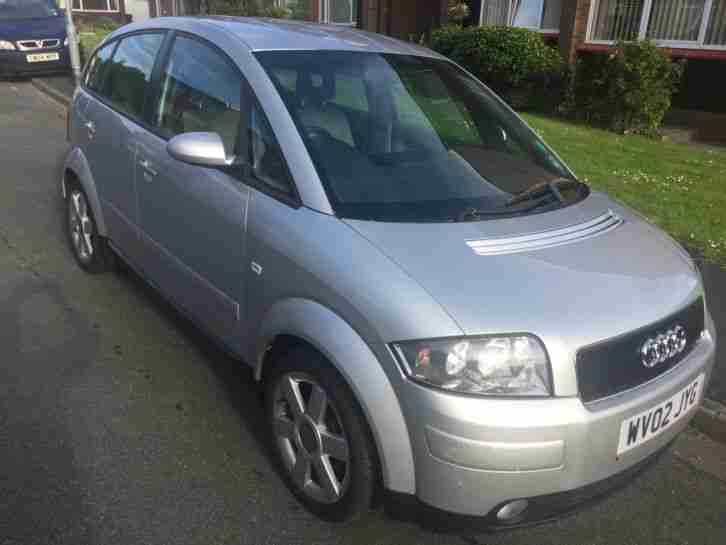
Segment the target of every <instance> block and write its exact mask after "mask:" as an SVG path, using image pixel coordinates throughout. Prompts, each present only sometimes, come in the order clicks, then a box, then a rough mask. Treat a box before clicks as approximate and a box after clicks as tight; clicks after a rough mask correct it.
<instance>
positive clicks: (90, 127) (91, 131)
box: [83, 121, 96, 138]
mask: <svg viewBox="0 0 726 545" xmlns="http://www.w3.org/2000/svg"><path fill="white" fill-rule="evenodd" d="M83 126H84V127H86V130H87V131H88V137H89V138H93V137H94V136H96V124H95V123H94V122H93V121H86V122H85V123H84V124H83Z"/></svg>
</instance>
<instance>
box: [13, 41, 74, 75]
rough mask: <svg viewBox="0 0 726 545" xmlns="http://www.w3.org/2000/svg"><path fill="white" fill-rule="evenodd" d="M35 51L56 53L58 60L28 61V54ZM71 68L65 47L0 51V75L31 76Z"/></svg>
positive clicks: (64, 70)
mask: <svg viewBox="0 0 726 545" xmlns="http://www.w3.org/2000/svg"><path fill="white" fill-rule="evenodd" d="M35 53H58V57H59V58H58V60H54V61H44V62H28V55H29V54H35ZM70 68H71V62H70V55H69V54H68V48H67V47H58V48H55V49H39V50H35V51H6V50H2V51H0V76H5V77H7V76H26V75H27V76H32V75H41V74H56V73H60V72H67V71H68V70H70Z"/></svg>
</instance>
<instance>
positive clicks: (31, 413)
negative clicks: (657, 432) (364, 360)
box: [0, 82, 726, 545]
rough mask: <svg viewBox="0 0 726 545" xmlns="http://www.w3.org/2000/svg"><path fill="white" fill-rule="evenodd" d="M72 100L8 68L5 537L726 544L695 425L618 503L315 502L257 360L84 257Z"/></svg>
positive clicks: (0, 88)
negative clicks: (433, 528) (575, 506)
mask: <svg viewBox="0 0 726 545" xmlns="http://www.w3.org/2000/svg"><path fill="white" fill-rule="evenodd" d="M64 137H65V119H64V114H63V112H62V110H61V109H60V108H59V107H58V106H56V105H55V104H54V103H52V102H51V101H50V100H49V99H46V98H45V97H44V96H43V95H41V94H40V93H39V92H38V91H37V90H36V89H35V88H33V87H32V86H31V85H30V84H28V83H19V82H17V83H13V82H0V545H11V544H12V545H21V544H22V545H30V544H35V543H43V544H46V543H63V544H73V545H76V544H78V545H82V544H94V545H95V544H98V545H115V544H128V545H131V544H133V545H141V544H192V543H199V544H204V545H212V544H237V543H250V544H253V543H254V544H302V543H310V544H313V543H314V544H317V543H325V544H328V543H330V544H333V543H351V544H352V543H360V544H365V545H374V544H396V545H406V544H435V543H440V544H443V543H453V544H456V543H482V544H483V543H488V544H504V543H508V544H534V543H537V544H543V545H544V544H557V545H567V544H573V545H574V544H578V545H584V544H588V545H594V544H610V543H612V544H619V545H635V544H638V545H647V544H655V543H658V544H660V543H673V544H676V543H677V544H686V543H688V544H711V543H713V544H723V543H726V447H724V446H723V445H718V444H715V443H712V442H710V441H709V440H707V439H705V438H703V437H701V436H699V435H697V434H695V433H688V434H686V435H684V436H683V437H682V438H681V439H680V440H679V441H678V442H677V443H676V445H675V447H674V449H673V451H671V452H670V453H669V454H667V455H666V456H665V457H664V458H663V459H662V461H661V462H660V463H659V464H658V465H657V466H655V467H654V468H652V469H651V470H650V471H649V472H647V473H646V474H644V475H643V476H642V477H641V478H640V479H638V480H637V481H635V482H634V483H632V484H631V485H630V486H629V487H628V488H626V489H624V490H622V491H620V492H618V493H617V494H615V495H613V496H612V497H610V498H609V499H607V500H606V501H604V502H603V503H601V504H599V505H597V506H595V507H593V508H591V509H589V510H587V511H585V512H582V513H580V514H578V515H576V516H573V517H570V518H568V519H565V520H563V521H561V522H559V523H556V524H550V525H546V526H542V527H539V528H535V529H530V530H518V531H513V532H510V533H507V534H498V535H493V536H480V537H477V538H459V537H456V536H451V535H439V534H433V533H429V532H427V531H425V530H423V529H422V528H421V527H419V526H417V525H413V524H404V523H400V522H396V521H393V520H390V519H388V518H387V517H386V516H385V515H384V514H383V513H382V512H381V511H380V510H379V511H375V512H372V513H371V514H370V515H368V516H366V517H364V518H363V520H361V521H359V522H357V523H355V524H352V525H348V526H340V525H332V524H326V523H322V522H320V521H318V520H317V519H315V518H314V517H312V516H310V515H309V514H307V513H306V512H305V511H303V510H302V509H301V508H300V506H299V505H298V504H297V503H296V502H295V500H294V499H293V498H292V496H291V495H290V494H289V493H288V492H287V490H286V489H285V487H284V486H283V485H282V483H281V481H280V479H279V477H278V475H277V474H276V473H275V471H274V469H273V468H272V466H271V464H270V461H269V460H270V458H269V456H268V452H267V450H266V447H265V439H264V437H265V435H264V430H263V429H262V428H261V425H260V422H261V420H262V414H261V409H260V404H259V396H258V393H257V391H256V389H255V387H254V385H253V382H252V380H251V376H250V373H249V372H248V371H247V370H245V369H244V368H243V367H242V366H241V365H240V364H239V363H238V362H236V361H234V360H231V359H230V358H228V357H227V356H225V355H224V354H221V353H220V352H219V351H217V350H216V349H215V348H214V347H212V346H211V345H210V344H209V343H208V342H206V341H205V340H204V338H203V337H202V336H201V335H200V334H199V333H197V332H196V331H195V330H194V329H193V328H192V327H191V326H189V325H188V324H187V323H186V322H185V321H184V320H182V319H181V318H180V317H179V316H178V315H177V314H176V313H175V312H173V311H172V310H170V308H169V307H168V306H167V305H166V304H165V303H164V302H163V301H161V300H160V298H159V297H158V296H156V295H155V294H154V293H153V292H152V291H151V290H149V289H148V288H146V287H145V286H144V285H143V283H142V282H141V281H140V280H139V279H138V278H137V277H136V276H135V275H133V274H132V273H130V272H128V271H125V272H124V271H122V272H119V273H114V274H107V275H103V276H88V275H86V274H84V273H82V272H81V271H80V270H79V269H78V268H77V267H76V265H75V263H74V262H73V260H72V258H71V255H70V253H69V251H68V249H67V243H66V241H65V238H64V234H63V229H62V215H61V209H60V197H59V190H58V179H59V165H60V162H61V158H62V156H63V153H64V151H65V147H66V144H65V142H64Z"/></svg>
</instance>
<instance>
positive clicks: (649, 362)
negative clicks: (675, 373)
mask: <svg viewBox="0 0 726 545" xmlns="http://www.w3.org/2000/svg"><path fill="white" fill-rule="evenodd" d="M687 342H688V339H687V338H686V330H685V329H683V327H682V326H679V325H677V326H676V327H674V328H673V329H669V330H668V331H666V332H665V333H661V334H659V335H657V336H655V337H652V338H650V339H648V340H647V341H645V342H644V343H643V346H642V347H641V348H640V361H642V362H643V365H645V366H646V367H648V368H649V369H650V368H651V367H655V366H656V365H659V364H661V363H663V362H665V361H668V360H669V359H671V358H672V357H674V356H676V355H677V354H680V353H681V352H683V350H684V349H685V348H686V344H687Z"/></svg>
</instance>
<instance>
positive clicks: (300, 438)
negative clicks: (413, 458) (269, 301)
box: [266, 346, 378, 521]
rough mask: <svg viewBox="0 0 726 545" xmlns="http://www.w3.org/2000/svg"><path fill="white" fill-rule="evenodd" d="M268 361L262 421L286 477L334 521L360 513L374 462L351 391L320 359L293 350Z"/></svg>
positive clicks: (311, 506)
mask: <svg viewBox="0 0 726 545" xmlns="http://www.w3.org/2000/svg"><path fill="white" fill-rule="evenodd" d="M276 360H277V361H275V362H273V364H274V366H275V367H274V369H273V371H272V376H271V377H270V380H269V381H268V383H267V395H266V408H267V419H268V424H269V427H270V430H271V434H272V442H273V449H274V451H275V454H276V455H277V458H278V461H279V465H280V466H281V471H282V473H283V477H284V479H285V481H286V484H287V485H288V487H289V488H290V489H291V490H292V492H293V493H294V494H295V496H296V497H297V498H298V499H299V500H300V501H301V502H302V503H303V504H304V505H305V506H306V507H307V509H308V510H310V511H311V512H313V513H314V514H316V515H318V516H319V517H321V518H323V519H326V520H331V521H345V520H350V519H353V518H355V517H356V516H358V515H360V514H361V513H364V512H365V511H366V510H367V509H368V508H369V507H370V506H371V503H372V501H373V497H374V493H375V488H376V483H377V476H378V464H377V458H376V450H375V445H374V443H373V439H372V437H371V434H370V431H369V430H368V426H367V423H366V421H365V419H364V418H363V415H362V413H361V410H360V408H359V406H358V404H357V402H356V400H355V398H354V397H353V394H352V392H351V391H350V388H348V386H347V384H346V383H345V382H344V381H343V379H342V378H341V377H340V375H339V374H338V373H337V371H336V370H335V369H334V368H333V367H332V366H331V365H330V364H329V363H328V362H327V361H326V360H325V358H323V357H322V356H321V355H320V354H319V353H317V352H315V351H314V350H312V349H309V348H307V347H304V346H298V347H293V348H292V349H291V350H289V351H288V352H286V353H285V354H283V355H281V356H279V357H278V358H276Z"/></svg>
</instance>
